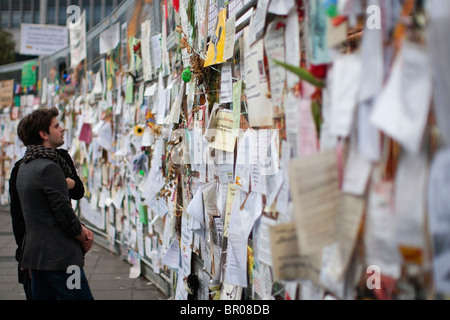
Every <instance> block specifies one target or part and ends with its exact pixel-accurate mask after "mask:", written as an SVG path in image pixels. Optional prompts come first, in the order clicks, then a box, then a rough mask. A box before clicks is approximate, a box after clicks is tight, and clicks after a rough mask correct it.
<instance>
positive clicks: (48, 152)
mask: <svg viewBox="0 0 450 320" xmlns="http://www.w3.org/2000/svg"><path fill="white" fill-rule="evenodd" d="M38 158H47V159H50V160H53V161H54V162H55V163H56V164H57V165H59V166H60V167H61V169H62V170H63V171H64V176H65V177H66V178H71V179H73V178H74V175H73V172H72V169H70V167H69V165H68V164H67V162H66V161H65V160H64V158H63V157H61V156H60V155H59V154H58V152H56V151H55V150H53V149H50V148H47V147H45V146H43V145H36V144H33V145H29V146H28V147H27V150H26V151H25V155H24V157H23V162H25V163H28V162H30V161H31V160H34V159H38Z"/></svg>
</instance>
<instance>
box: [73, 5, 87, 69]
mask: <svg viewBox="0 0 450 320" xmlns="http://www.w3.org/2000/svg"><path fill="white" fill-rule="evenodd" d="M69 36H70V66H71V67H76V66H77V65H78V64H79V63H80V62H81V61H83V59H86V56H87V50H86V11H85V10H83V14H82V15H81V17H80V19H78V21H76V22H75V23H74V24H73V25H72V27H71V28H70V30H69Z"/></svg>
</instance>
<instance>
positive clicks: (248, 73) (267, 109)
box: [244, 28, 273, 127]
mask: <svg viewBox="0 0 450 320" xmlns="http://www.w3.org/2000/svg"><path fill="white" fill-rule="evenodd" d="M244 39H245V50H244V52H245V83H246V90H247V103H248V119H249V123H250V126H252V127H262V126H272V124H273V119H272V118H273V108H272V105H271V103H270V99H269V98H268V97H267V93H268V88H267V78H266V73H265V70H264V51H263V50H264V44H263V40H262V39H260V40H258V41H257V42H256V43H255V44H253V45H252V46H250V44H249V42H248V29H247V28H246V29H244Z"/></svg>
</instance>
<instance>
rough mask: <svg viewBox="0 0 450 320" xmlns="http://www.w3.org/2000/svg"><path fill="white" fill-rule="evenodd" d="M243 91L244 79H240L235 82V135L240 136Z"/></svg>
mask: <svg viewBox="0 0 450 320" xmlns="http://www.w3.org/2000/svg"><path fill="white" fill-rule="evenodd" d="M241 93H242V80H241V79H239V80H238V81H236V82H235V83H234V84H233V130H232V131H233V135H234V136H235V137H238V136H239V128H240V125H241Z"/></svg>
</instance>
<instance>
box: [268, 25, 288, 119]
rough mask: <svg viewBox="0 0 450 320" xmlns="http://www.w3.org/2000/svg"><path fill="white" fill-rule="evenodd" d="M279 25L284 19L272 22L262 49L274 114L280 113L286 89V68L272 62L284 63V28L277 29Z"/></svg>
mask: <svg viewBox="0 0 450 320" xmlns="http://www.w3.org/2000/svg"><path fill="white" fill-rule="evenodd" d="M280 23H284V19H275V20H274V21H272V22H271V23H270V24H269V25H268V27H267V30H266V34H265V35H264V48H265V50H266V55H267V59H268V64H269V73H270V94H271V102H272V106H273V108H274V112H275V114H279V113H281V106H282V104H283V100H284V95H285V87H286V68H284V67H282V66H280V65H277V64H276V63H275V62H274V60H279V61H285V49H284V48H285V43H284V28H280V27H279V24H280Z"/></svg>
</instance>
